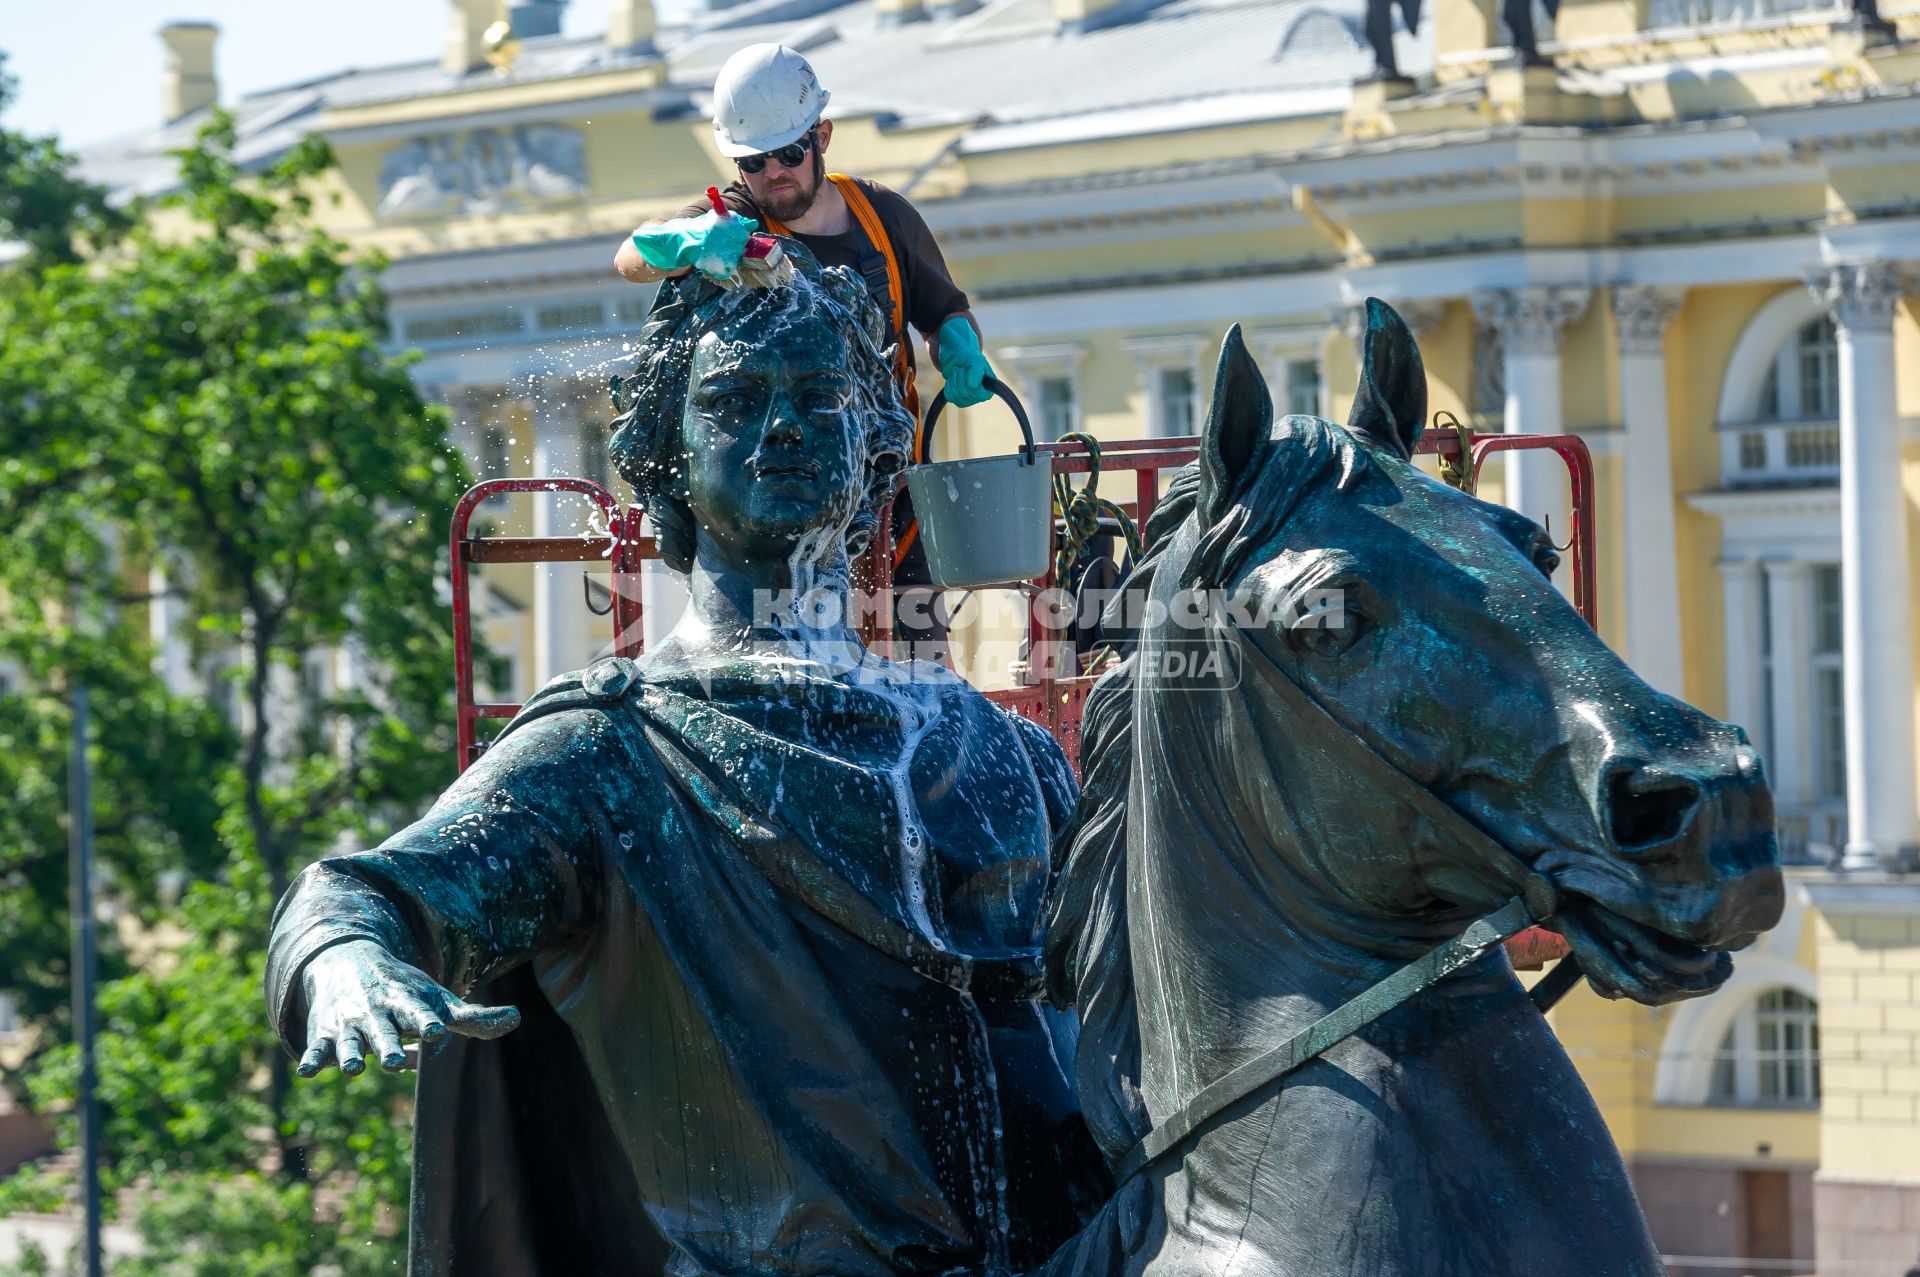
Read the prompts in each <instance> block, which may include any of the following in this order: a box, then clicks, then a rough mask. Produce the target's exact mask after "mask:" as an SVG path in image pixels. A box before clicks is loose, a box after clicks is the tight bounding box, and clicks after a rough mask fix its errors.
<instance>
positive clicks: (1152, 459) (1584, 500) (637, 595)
mask: <svg viewBox="0 0 1920 1277" xmlns="http://www.w3.org/2000/svg"><path fill="white" fill-rule="evenodd" d="M1199 442H1200V441H1199V440H1198V439H1197V438H1194V437H1191V436H1188V437H1181V438H1170V439H1128V440H1121V441H1119V442H1114V443H1103V444H1101V455H1100V458H1099V460H1098V462H1097V466H1098V469H1099V472H1100V475H1101V477H1102V478H1103V479H1109V478H1120V477H1122V475H1123V474H1124V473H1126V472H1131V473H1132V476H1133V489H1134V490H1133V494H1132V499H1131V500H1130V501H1116V502H1115V504H1117V505H1119V506H1120V507H1121V509H1123V510H1124V511H1125V512H1126V513H1127V514H1128V515H1130V516H1131V517H1132V518H1134V519H1135V520H1136V521H1137V522H1138V523H1139V524H1140V525H1142V526H1143V527H1144V525H1145V523H1146V520H1147V516H1149V515H1150V514H1151V513H1152V511H1153V506H1154V503H1155V502H1156V501H1157V500H1158V499H1159V494H1160V485H1161V476H1162V474H1163V472H1165V471H1168V470H1174V469H1178V468H1179V467H1181V466H1183V465H1186V464H1187V463H1188V462H1190V461H1192V460H1193V459H1194V458H1195V457H1196V456H1198V455H1199ZM1541 449H1544V450H1547V451H1551V452H1553V453H1554V454H1555V455H1557V456H1558V457H1559V458H1560V459H1561V461H1562V462H1563V463H1565V465H1566V467H1567V474H1568V480H1569V489H1570V490H1569V497H1570V498H1571V499H1570V501H1569V505H1570V507H1571V515H1572V523H1573V526H1572V528H1571V529H1570V540H1569V542H1568V544H1567V546H1566V549H1568V550H1569V551H1570V556H1569V558H1570V561H1569V563H1568V569H1569V572H1570V575H1571V581H1570V594H1571V596H1572V600H1573V605H1574V607H1575V608H1577V609H1578V610H1579V612H1580V614H1581V615H1582V616H1584V617H1585V618H1586V620H1587V623H1588V624H1589V625H1593V626H1595V627H1596V628H1597V627H1598V625H1599V602H1598V597H1597V593H1596V590H1595V564H1594V547H1595V535H1594V533H1595V529H1594V513H1593V502H1594V484H1593V461H1592V458H1591V456H1590V455H1589V454H1588V452H1587V446H1586V444H1585V443H1584V442H1583V441H1582V440H1581V439H1580V438H1579V437H1578V436H1576V435H1524V434H1472V433H1470V432H1469V431H1468V430H1467V429H1466V428H1464V427H1461V426H1458V425H1456V426H1455V427H1454V428H1453V429H1452V430H1451V431H1448V430H1444V429H1436V430H1430V431H1428V432H1426V433H1425V435H1424V436H1423V437H1422V439H1421V441H1420V446H1419V448H1418V452H1419V453H1420V454H1421V455H1426V456H1434V457H1437V458H1438V459H1439V461H1440V467H1441V475H1442V478H1443V479H1445V480H1446V481H1447V482H1449V483H1452V484H1453V485H1454V486H1456V487H1462V488H1465V489H1466V490H1468V491H1472V490H1473V488H1474V486H1475V485H1476V483H1477V482H1478V479H1479V475H1480V471H1481V468H1482V467H1483V466H1484V465H1485V463H1486V460H1487V458H1489V457H1491V456H1493V455H1495V454H1497V453H1503V452H1521V451H1533V450H1541ZM1039 450H1040V451H1042V452H1045V453H1047V454H1048V456H1049V459H1050V461H1051V464H1052V466H1053V472H1054V473H1055V474H1056V475H1085V474H1087V473H1089V472H1090V471H1092V470H1093V469H1094V468H1095V466H1096V462H1095V460H1094V458H1093V456H1092V454H1091V453H1090V451H1089V450H1088V448H1087V447H1086V445H1085V444H1082V443H1079V442H1075V441H1065V442H1059V443H1047V444H1041V445H1039ZM516 493H539V494H548V493H574V494H576V495H578V496H581V497H584V498H585V499H586V500H588V501H590V502H591V503H593V505H594V506H595V507H596V508H597V509H598V511H599V513H600V516H601V518H602V519H603V520H604V523H605V528H606V531H605V532H597V531H596V532H590V533H588V534H585V535H576V536H563V537H514V536H486V535H477V534H475V533H474V532H473V530H472V521H473V516H474V513H475V512H476V511H477V510H479V508H480V506H481V504H482V503H483V502H485V501H487V500H488V499H490V498H493V497H499V496H506V495H510V494H516ZM1108 495H1109V499H1112V498H1113V497H1116V496H1118V495H1119V494H1118V493H1117V492H1115V491H1113V490H1111V489H1110V490H1109V493H1108ZM640 527H641V511H640V509H639V507H637V506H628V507H625V508H624V509H623V508H622V507H621V505H620V503H619V501H618V500H617V499H616V498H615V497H614V495H613V494H612V493H610V492H608V491H607V490H606V489H605V488H604V487H601V486H600V485H599V484H597V483H594V482H593V481H592V480H589V479H579V478H550V479H488V480H485V481H483V482H481V483H477V484H475V485H474V486H473V487H472V488H471V489H469V490H468V492H467V494H466V496H465V497H463V498H462V499H461V501H460V504H459V506H458V507H456V508H455V510H454V515H453V530H452V569H453V618H454V678H455V688H454V697H455V712H456V714H457V716H458V721H457V735H458V742H459V751H460V754H459V761H460V767H461V769H462V770H465V769H466V768H467V767H468V766H469V765H470V764H471V763H472V762H473V761H474V760H475V759H477V758H478V757H479V756H480V754H481V752H482V751H484V750H485V748H486V745H485V743H484V742H482V741H481V740H480V739H479V723H480V720H481V719H487V718H511V717H512V716H513V715H514V714H515V713H517V712H518V711H519V708H520V706H519V705H518V704H517V703H512V702H506V701H486V702H483V701H479V700H477V699H476V694H475V684H474V655H473V623H474V620H473V598H472V574H471V569H472V567H473V566H474V565H476V564H480V565H484V564H491V563H605V564H607V566H608V570H609V572H610V574H611V582H610V584H611V589H612V594H613V603H612V607H611V609H610V611H611V617H612V623H613V634H612V643H611V651H612V652H613V653H614V654H616V655H620V656H638V655H640V653H641V651H642V629H641V621H642V611H641V601H642V600H641V582H640V574H641V570H642V565H643V564H644V563H645V562H646V561H647V560H649V559H653V558H657V557H659V556H658V551H657V549H656V547H655V545H654V542H653V539H652V538H651V537H648V536H645V535H643V534H642V533H641V531H640ZM892 561H893V556H892V544H891V538H890V537H889V535H888V529H887V526H886V523H885V521H884V520H883V521H882V524H881V528H880V531H879V533H878V534H877V535H876V536H875V538H874V544H873V545H872V547H870V548H869V550H868V551H867V553H866V554H864V555H863V556H862V558H861V564H860V566H859V568H858V569H857V571H858V573H859V578H857V579H860V578H864V579H863V580H862V584H863V585H864V586H865V587H866V588H867V589H869V590H872V591H874V592H875V593H877V594H880V595H882V599H881V603H880V605H879V606H878V607H877V609H876V611H877V613H878V615H879V616H880V618H881V619H880V620H879V621H878V622H877V623H872V624H869V625H868V626H867V627H866V628H865V630H864V636H865V637H866V639H867V641H868V642H869V643H870V644H871V645H873V647H874V648H875V650H877V651H880V652H882V653H885V652H888V651H890V648H891V643H892V636H891V633H890V629H891V616H892V607H891V606H890V605H889V603H888V602H887V600H886V597H885V595H886V592H887V591H889V590H890V589H891V584H892V582H891V572H890V571H889V569H888V565H890V564H891V563H892ZM1049 562H1051V559H1049ZM1053 586H1054V581H1053V570H1052V569H1051V567H1050V568H1049V569H1048V572H1047V575H1046V576H1045V577H1042V578H1040V579H1038V580H1035V581H1010V582H1006V583H1005V584H1004V585H1001V586H987V587H982V588H987V589H1014V590H1020V591H1022V592H1023V593H1026V594H1028V595H1029V596H1034V595H1037V594H1038V593H1040V592H1043V591H1046V590H1049V589H1052V588H1053ZM1029 616H1030V619H1029V622H1028V641H1029V642H1028V647H1029V660H1028V669H1029V671H1031V673H1030V675H1029V678H1030V681H1028V682H1025V683H1023V684H1021V685H1018V686H1014V687H1008V688H1001V689H996V690H993V691H989V692H988V693H986V695H987V696H988V697H989V698H990V699H991V700H994V701H996V702H998V703H999V704H1000V705H1002V706H1004V707H1005V708H1007V709H1009V710H1011V711H1013V712H1014V713H1017V714H1019V715H1021V716H1022V717H1024V718H1027V719H1031V720H1032V721H1034V722H1036V723H1038V724H1040V725H1041V726H1042V727H1045V728H1046V729H1047V730H1048V731H1049V732H1050V733H1052V735H1053V736H1054V738H1055V739H1056V740H1058V741H1059V742H1060V745H1061V747H1062V748H1063V749H1064V750H1065V751H1066V753H1067V757H1068V758H1069V759H1070V760H1071V761H1072V762H1073V764H1074V766H1075V768H1076V769H1077V768H1078V767H1079V762H1080V719H1081V714H1082V712H1083V710H1084V709H1085V705H1086V698H1087V693H1088V692H1089V691H1090V690H1092V687H1093V684H1094V683H1095V682H1097V681H1098V675H1097V674H1079V673H1075V674H1073V675H1070V676H1066V677H1056V676H1055V675H1054V674H1053V673H1052V672H1051V671H1052V669H1053V668H1054V667H1055V665H1056V661H1055V660H1054V659H1052V656H1051V654H1052V653H1055V652H1062V651H1067V650H1069V648H1068V647H1062V646H1061V645H1063V644H1065V645H1069V647H1070V642H1071V641H1070V639H1069V637H1068V631H1067V628H1066V624H1065V623H1064V621H1063V623H1062V624H1059V625H1054V624H1052V623H1051V619H1061V618H1050V616H1049V610H1048V609H1045V608H1033V609H1031V610H1030V613H1029ZM1075 668H1076V669H1077V666H1076V667H1075ZM1507 948H1508V952H1509V954H1510V955H1511V956H1512V958H1513V961H1514V964H1515V965H1516V966H1519V967H1538V966H1540V965H1541V964H1542V963H1543V962H1545V961H1548V960H1551V959H1553V958H1557V957H1560V956H1562V955H1564V954H1565V953H1566V951H1567V950H1566V942H1565V941H1564V940H1562V939H1561V938H1560V937H1559V936H1556V935H1553V934H1552V933H1550V932H1546V931H1541V930H1540V929H1538V928H1534V929H1532V930H1530V931H1525V932H1522V933H1521V934H1520V935H1518V936H1515V937H1514V938H1513V939H1512V940H1510V941H1508V942H1507Z"/></svg>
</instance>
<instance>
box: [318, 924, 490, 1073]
mask: <svg viewBox="0 0 1920 1277" xmlns="http://www.w3.org/2000/svg"><path fill="white" fill-rule="evenodd" d="M301 979H302V982H303V987H304V988H305V991H306V997H307V1053H306V1054H305V1055H303V1056H301V1057H300V1076H301V1077H312V1076H313V1075H314V1074H316V1073H318V1072H319V1071H320V1070H321V1069H324V1068H326V1067H327V1065H329V1064H333V1063H336V1062H337V1063H338V1064H339V1065H340V1071H341V1072H342V1073H344V1074H346V1075H347V1076H348V1077H358V1076H359V1075H360V1074H361V1073H364V1072H365V1071H366V1068H367V1064H366V1057H367V1056H369V1055H371V1056H375V1057H377V1058H378V1059H379V1061H380V1064H381V1067H383V1068H384V1069H386V1070H387V1072H389V1073H397V1072H399V1071H400V1070H401V1069H404V1068H406V1067H407V1053H406V1052H405V1051H403V1050H401V1048H400V1044H401V1042H403V1041H407V1040H411V1039H414V1038H418V1039H419V1040H420V1042H421V1043H422V1044H424V1045H432V1044H433V1043H435V1042H438V1041H440V1040H441V1039H442V1038H444V1037H446V1036H447V1034H448V1033H450V1032H451V1033H460V1034H464V1035H465V1036H467V1037H474V1038H497V1037H499V1036H500V1035H502V1034H503V1033H511V1032H512V1031H513V1030H514V1029H516V1028H518V1027H520V1012H519V1011H517V1010H515V1009H514V1008H513V1007H510V1006H509V1007H483V1006H474V1005H473V1004H471V1003H468V1002H463V1001H461V1000H460V999H459V998H458V997H455V996H454V995H453V994H452V993H450V992H448V991H447V990H446V989H443V988H441V987H440V986H439V985H438V984H435V983H434V982H433V980H432V979H430V978H429V977H428V976H427V974H426V972H424V971H421V970H419V969H418V968H417V967H410V966H408V965H407V964H406V963H404V962H402V961H400V959H398V958H396V957H394V956H393V955H392V954H390V953H388V952H387V951H386V950H385V949H383V948H381V947H380V946H379V945H377V944H375V943H374V942H373V941H371V940H348V941H345V942H343V943H341V944H336V945H332V946H329V947H328V948H325V949H322V950H321V951H320V952H319V953H316V954H315V955H314V956H313V957H312V958H311V959H310V960H309V961H308V962H307V965H306V970H305V971H304V972H303V973H302V975H301Z"/></svg>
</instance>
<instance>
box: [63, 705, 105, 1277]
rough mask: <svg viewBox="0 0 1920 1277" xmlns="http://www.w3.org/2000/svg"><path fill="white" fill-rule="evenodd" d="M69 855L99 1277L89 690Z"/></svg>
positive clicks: (78, 1104) (77, 755) (91, 1257)
mask: <svg viewBox="0 0 1920 1277" xmlns="http://www.w3.org/2000/svg"><path fill="white" fill-rule="evenodd" d="M67 805H68V808H69V824H68V830H67V833H68V851H69V853H70V858H71V862H72V872H73V888H72V889H73V962H72V971H73V1037H74V1042H75V1044H76V1045H77V1046H78V1047H79V1050H80V1083H79V1088H78V1092H77V1094H76V1095H75V1097H74V1101H75V1103H74V1106H75V1108H76V1110H77V1111H78V1115H79V1118H80V1185H81V1201H82V1206H83V1210H84V1211H85V1219H84V1227H85V1230H86V1231H85V1235H84V1238H83V1243H82V1244H83V1253H84V1259H83V1267H82V1268H81V1271H82V1272H83V1273H85V1274H86V1277H100V1275H101V1268H100V1112H99V1109H98V1107H97V1105H96V1102H95V1100H94V1089H95V1086H96V1083H97V1081H98V1078H97V1076H96V1074H95V1071H94V1056H93V1030H94V1023H93V991H94V984H95V982H96V980H97V979H98V977H99V972H98V969H97V967H96V965H95V962H94V938H93V784H92V778H91V776H90V775H89V774H88V772H87V689H86V688H85V687H75V688H74V689H73V760H72V763H71V765H70V766H69V768H68V772H67Z"/></svg>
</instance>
